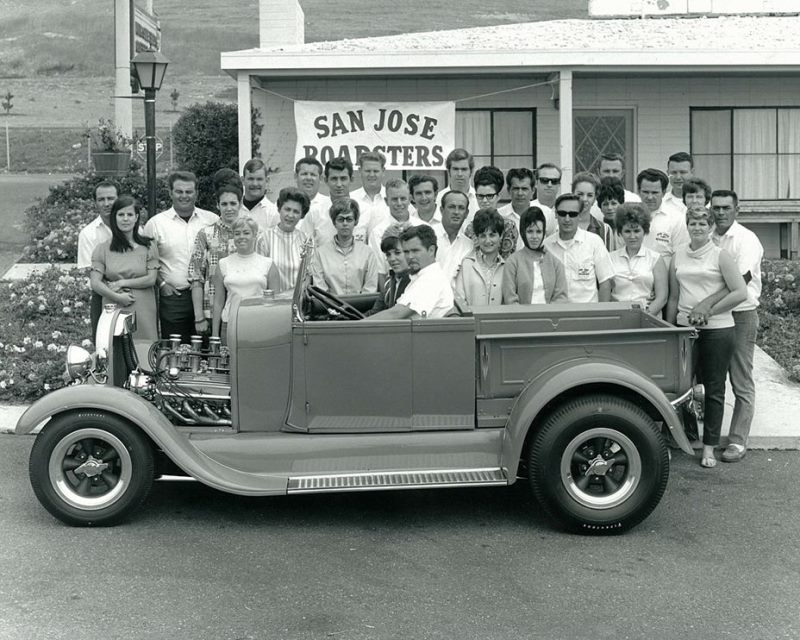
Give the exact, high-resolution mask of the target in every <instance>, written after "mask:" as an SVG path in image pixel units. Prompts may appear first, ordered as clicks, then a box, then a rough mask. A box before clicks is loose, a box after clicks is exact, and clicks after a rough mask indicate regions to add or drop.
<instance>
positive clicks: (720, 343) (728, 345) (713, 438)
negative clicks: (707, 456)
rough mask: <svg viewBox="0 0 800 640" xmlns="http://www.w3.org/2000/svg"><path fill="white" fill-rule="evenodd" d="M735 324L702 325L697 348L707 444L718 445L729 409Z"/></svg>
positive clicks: (704, 442)
mask: <svg viewBox="0 0 800 640" xmlns="http://www.w3.org/2000/svg"><path fill="white" fill-rule="evenodd" d="M735 335H736V332H735V329H734V328H733V327H727V328H725V329H701V330H700V337H699V338H698V339H697V343H696V344H695V349H694V357H695V368H694V370H695V373H696V375H697V380H698V382H702V383H703V387H705V393H706V399H705V406H704V408H703V416H704V417H703V444H705V445H710V446H714V447H716V446H717V445H718V444H719V437H720V432H721V431H722V416H723V414H724V413H725V379H726V378H727V377H728V367H729V366H730V363H731V356H732V355H733V347H734V337H735Z"/></svg>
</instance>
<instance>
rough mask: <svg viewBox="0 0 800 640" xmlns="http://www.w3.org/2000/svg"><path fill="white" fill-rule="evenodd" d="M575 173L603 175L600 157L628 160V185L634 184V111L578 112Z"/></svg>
mask: <svg viewBox="0 0 800 640" xmlns="http://www.w3.org/2000/svg"><path fill="white" fill-rule="evenodd" d="M573 138H574V142H575V172H576V173H577V172H579V171H591V172H592V173H595V174H599V172H600V157H601V156H603V155H604V154H612V153H618V154H620V155H621V156H622V157H623V158H625V184H626V186H630V185H631V184H633V182H634V177H635V176H634V170H635V166H636V165H635V162H634V160H635V158H634V157H633V112H632V111H631V110H630V109H605V110H597V109H576V110H575V113H574V118H573Z"/></svg>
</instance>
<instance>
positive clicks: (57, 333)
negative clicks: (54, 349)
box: [50, 331, 63, 340]
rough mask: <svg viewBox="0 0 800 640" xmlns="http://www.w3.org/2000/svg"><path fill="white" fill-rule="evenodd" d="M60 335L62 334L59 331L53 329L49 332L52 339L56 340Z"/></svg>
mask: <svg viewBox="0 0 800 640" xmlns="http://www.w3.org/2000/svg"><path fill="white" fill-rule="evenodd" d="M62 335H63V334H62V333H61V332H60V331H53V333H51V334H50V337H51V338H53V340H58V339H59V338H60V337H61V336H62Z"/></svg>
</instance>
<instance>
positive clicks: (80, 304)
mask: <svg viewBox="0 0 800 640" xmlns="http://www.w3.org/2000/svg"><path fill="white" fill-rule="evenodd" d="M72 306H74V307H75V308H76V309H80V308H81V307H82V306H83V302H81V301H80V300H78V301H77V302H75V304H74V305H72Z"/></svg>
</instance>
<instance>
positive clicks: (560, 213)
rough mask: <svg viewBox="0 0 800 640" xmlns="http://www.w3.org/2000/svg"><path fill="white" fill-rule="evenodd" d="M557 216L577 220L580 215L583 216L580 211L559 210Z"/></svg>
mask: <svg viewBox="0 0 800 640" xmlns="http://www.w3.org/2000/svg"><path fill="white" fill-rule="evenodd" d="M556 215H557V216H558V217H559V218H563V217H565V216H569V217H570V218H577V217H578V216H579V215H581V212H580V211H558V210H557V211H556Z"/></svg>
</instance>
